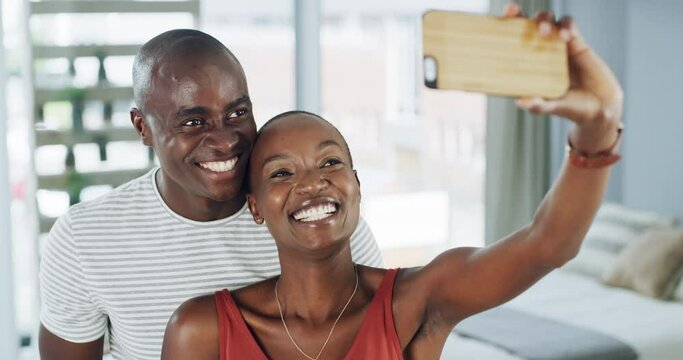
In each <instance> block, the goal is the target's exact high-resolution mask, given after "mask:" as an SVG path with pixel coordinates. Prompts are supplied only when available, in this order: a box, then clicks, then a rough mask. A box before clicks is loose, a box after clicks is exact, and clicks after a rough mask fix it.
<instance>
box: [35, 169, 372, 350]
mask: <svg viewBox="0 0 683 360" xmlns="http://www.w3.org/2000/svg"><path fill="white" fill-rule="evenodd" d="M156 170H157V169H155V170H152V171H150V172H149V173H147V174H146V175H144V176H142V177H139V178H137V179H135V180H132V181H131V182H129V183H127V184H124V185H122V186H120V187H118V188H116V189H114V190H113V191H111V192H110V193H108V194H106V195H105V196H103V197H101V198H99V199H96V200H93V201H90V202H83V203H80V204H77V205H74V206H72V207H71V208H70V209H69V211H68V212H67V213H66V214H65V215H63V216H62V217H61V218H59V220H57V222H56V223H55V225H54V226H53V228H52V230H51V231H50V235H49V238H48V240H47V243H46V244H45V246H44V248H43V253H42V257H41V266H40V290H41V314H40V319H41V322H42V324H43V326H45V328H47V329H48V330H50V332H52V333H54V334H55V335H57V336H59V337H61V338H63V339H65V340H68V341H71V342H77V343H81V342H89V341H93V340H96V339H98V338H100V337H101V336H103V334H104V333H105V331H106V330H107V328H109V332H110V345H111V352H112V356H113V357H114V359H150V360H151V359H155V360H156V359H159V357H160V354H161V344H162V340H163V335H164V330H165V328H166V323H167V322H168V319H169V318H170V316H171V314H172V313H173V311H174V310H175V309H176V308H177V307H178V306H179V305H180V304H181V303H182V302H183V301H185V300H187V299H189V298H191V297H195V296H199V295H204V294H209V293H212V292H214V291H216V290H219V289H223V288H228V289H237V288H240V287H243V286H245V285H248V284H251V283H254V282H257V281H260V280H263V279H266V278H269V277H272V276H275V275H277V274H278V273H279V272H280V265H279V261H278V257H277V249H276V247H275V242H274V241H273V239H272V237H271V235H270V233H269V232H268V228H267V227H266V226H265V225H256V224H255V223H254V220H253V218H252V216H251V214H250V212H249V209H248V208H247V206H246V204H245V206H244V207H243V208H242V209H241V210H240V211H238V212H237V213H236V214H235V215H233V216H230V217H228V218H226V219H221V220H216V221H210V222H198V221H192V220H189V219H186V218H184V217H182V216H180V215H178V214H176V213H175V212H173V211H172V210H171V209H170V208H168V207H167V206H166V204H165V203H164V202H163V200H162V198H161V196H160V194H159V191H158V189H157V187H156V182H155V181H154V174H155V173H156ZM351 251H352V253H353V258H354V260H355V261H357V262H359V263H361V264H366V265H371V266H381V263H382V260H381V257H380V253H379V249H378V247H377V243H376V242H375V240H374V237H373V236H372V233H371V232H370V229H369V228H368V226H367V224H366V223H365V222H364V221H363V220H362V219H361V220H360V221H359V224H358V227H357V229H356V231H355V233H354V234H353V236H352V238H351Z"/></svg>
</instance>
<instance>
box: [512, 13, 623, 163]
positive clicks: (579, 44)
mask: <svg viewBox="0 0 683 360" xmlns="http://www.w3.org/2000/svg"><path fill="white" fill-rule="evenodd" d="M521 15H522V11H521V8H520V7H519V5H517V4H515V3H511V4H508V6H507V7H506V10H505V16H506V17H514V16H521ZM535 20H536V22H537V23H538V29H539V32H540V34H541V36H553V28H556V29H557V31H558V32H557V33H558V34H559V36H560V38H561V39H562V40H563V41H565V42H566V43H567V55H568V57H569V58H568V63H569V78H570V87H569V90H568V91H567V93H566V94H565V95H564V96H563V97H561V98H558V99H543V98H539V97H528V98H520V99H517V106H518V107H520V108H522V109H526V110H529V111H531V112H533V113H536V114H547V115H557V116H561V117H564V118H567V119H569V120H571V121H572V122H574V123H575V124H576V127H575V128H574V129H573V131H572V134H571V135H570V136H571V140H572V144H574V146H575V147H576V148H577V149H580V150H582V151H586V152H597V151H601V150H604V149H606V148H609V147H610V146H611V145H612V144H613V143H614V141H615V140H616V136H617V131H616V129H617V128H618V127H619V126H620V124H621V123H620V119H621V114H622V108H623V91H622V89H621V86H620V85H619V82H618V81H617V79H616V77H615V76H614V74H613V73H612V71H611V70H610V69H609V67H608V66H607V65H606V64H605V62H604V61H603V60H602V59H601V58H600V57H599V56H598V55H597V54H596V53H595V52H594V51H593V49H591V48H590V46H588V44H586V42H585V41H584V40H583V37H582V36H581V34H580V33H579V31H578V29H577V27H576V24H575V23H574V21H573V20H572V18H571V17H568V16H567V17H563V18H562V19H560V20H558V21H555V19H554V16H553V14H552V13H551V12H549V11H545V12H541V13H539V14H538V15H537V16H536V18H535Z"/></svg>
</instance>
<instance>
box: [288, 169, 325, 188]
mask: <svg viewBox="0 0 683 360" xmlns="http://www.w3.org/2000/svg"><path fill="white" fill-rule="evenodd" d="M328 186H329V182H328V181H327V179H325V177H324V176H323V175H322V174H321V173H320V172H319V171H317V170H309V171H306V173H305V174H304V176H303V177H302V178H301V180H300V181H299V182H298V184H297V187H296V191H297V193H299V194H318V193H320V192H321V191H323V190H325V189H327V187H328Z"/></svg>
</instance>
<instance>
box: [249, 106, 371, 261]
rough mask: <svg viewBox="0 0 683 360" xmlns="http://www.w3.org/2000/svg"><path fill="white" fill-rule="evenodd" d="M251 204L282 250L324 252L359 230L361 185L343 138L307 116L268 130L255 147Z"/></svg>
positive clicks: (278, 123) (284, 120) (279, 122)
mask: <svg viewBox="0 0 683 360" xmlns="http://www.w3.org/2000/svg"><path fill="white" fill-rule="evenodd" d="M249 175H250V186H251V191H250V194H249V195H248V199H249V208H250V210H251V211H252V214H253V215H254V218H255V219H259V218H261V219H265V223H266V224H267V225H268V229H269V230H270V232H271V234H272V235H273V237H274V238H275V240H276V242H277V244H278V247H279V249H280V251H281V252H282V251H283V250H285V249H289V250H292V251H294V252H295V253H296V254H302V253H309V254H312V255H316V254H321V252H320V251H319V250H321V249H327V250H333V249H337V248H338V247H340V246H345V244H346V241H348V239H349V238H350V237H351V234H352V233H353V231H354V230H355V229H356V225H357V224H358V216H359V207H360V186H359V183H358V179H357V177H356V173H355V171H354V170H353V168H352V166H351V158H350V155H349V152H348V149H347V146H346V143H345V142H344V140H343V138H342V137H341V135H340V134H339V132H338V131H336V129H334V128H333V127H332V126H331V125H329V124H327V123H325V122H324V121H321V120H320V119H318V118H316V117H314V116H311V115H307V114H294V115H290V116H287V117H285V118H281V119H279V120H277V121H276V122H274V123H272V124H270V125H269V126H268V127H267V128H266V129H264V130H263V131H262V132H261V134H260V135H259V138H258V139H257V141H256V144H255V145H254V149H253V150H252V154H251V159H250V167H249Z"/></svg>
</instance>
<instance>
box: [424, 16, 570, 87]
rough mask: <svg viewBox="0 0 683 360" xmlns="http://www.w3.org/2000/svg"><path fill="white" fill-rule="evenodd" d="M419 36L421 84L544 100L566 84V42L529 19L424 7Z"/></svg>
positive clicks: (567, 73)
mask: <svg viewBox="0 0 683 360" xmlns="http://www.w3.org/2000/svg"><path fill="white" fill-rule="evenodd" d="M422 36H423V50H424V51H423V54H424V61H425V62H424V64H423V65H424V75H425V85H426V86H427V87H430V88H434V89H456V90H464V91H474V92H483V93H487V94H491V95H501V96H514V97H521V96H540V97H544V98H557V97H560V96H562V95H564V94H565V93H566V91H567V89H568V88H569V71H568V68H567V46H566V44H565V43H564V42H563V41H562V40H561V39H560V38H559V36H558V35H557V33H555V34H553V35H552V36H551V37H550V38H541V36H540V35H539V34H538V30H537V26H536V23H535V22H534V21H533V20H529V19H526V18H502V17H494V16H484V15H474V14H466V13H460V12H452V11H428V12H426V13H425V14H424V15H423V17H422Z"/></svg>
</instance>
